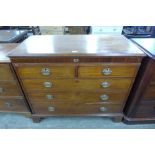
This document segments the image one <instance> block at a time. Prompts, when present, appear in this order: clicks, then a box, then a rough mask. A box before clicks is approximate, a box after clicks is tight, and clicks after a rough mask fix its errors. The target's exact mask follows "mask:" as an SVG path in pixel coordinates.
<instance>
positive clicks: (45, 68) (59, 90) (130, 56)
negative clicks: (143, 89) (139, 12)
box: [9, 35, 145, 121]
mask: <svg viewBox="0 0 155 155" xmlns="http://www.w3.org/2000/svg"><path fill="white" fill-rule="evenodd" d="M144 56H145V54H144V53H143V52H142V51H141V50H140V49H139V48H138V47H137V46H135V45H134V44H133V43H132V42H131V41H129V40H128V39H126V38H125V37H123V36H121V35H120V36H103V35H98V36H97V35H57V36H32V37H29V38H28V39H26V40H25V41H24V42H23V43H21V44H20V45H19V46H18V47H17V48H16V49H15V50H14V51H13V52H12V53H10V54H9V57H10V58H11V61H12V64H13V67H14V69H15V71H16V74H17V76H18V78H19V80H20V83H21V85H22V88H23V90H24V93H25V96H26V99H27V100H28V101H29V105H30V107H31V110H32V117H33V120H34V121H39V120H40V118H43V117H47V116H106V117H112V118H114V119H115V120H120V121H121V119H122V117H123V108H124V105H125V103H126V99H127V97H128V95H129V93H130V89H131V87H132V84H133V82H134V79H135V77H136V74H137V71H138V69H139V66H140V64H141V60H142V58H143V57H144Z"/></svg>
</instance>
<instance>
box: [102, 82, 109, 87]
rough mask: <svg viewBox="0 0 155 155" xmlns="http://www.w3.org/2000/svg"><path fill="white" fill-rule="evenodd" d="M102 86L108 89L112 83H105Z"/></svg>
mask: <svg viewBox="0 0 155 155" xmlns="http://www.w3.org/2000/svg"><path fill="white" fill-rule="evenodd" d="M101 86H102V88H108V87H110V83H109V82H107V81H105V82H102V83H101Z"/></svg>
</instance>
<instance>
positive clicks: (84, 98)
mask: <svg viewBox="0 0 155 155" xmlns="http://www.w3.org/2000/svg"><path fill="white" fill-rule="evenodd" d="M28 97H29V99H30V101H31V102H33V103H35V104H37V103H51V104H53V103H72V104H76V103H79V104H102V103H108V104H109V103H111V104H114V103H115V104H120V103H121V104H123V103H124V99H125V97H126V94H125V93H116V92H115V93H114V92H102V93H101V92H99V93H94V92H93V93H91V92H90V93H88V92H85V93H82V92H79V93H71V92H70V93H50V92H49V93H41V94H39V93H34V94H30V93H29V94H28Z"/></svg>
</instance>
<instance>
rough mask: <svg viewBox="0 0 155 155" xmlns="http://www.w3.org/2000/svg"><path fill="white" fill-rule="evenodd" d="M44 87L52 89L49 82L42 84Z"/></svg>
mask: <svg viewBox="0 0 155 155" xmlns="http://www.w3.org/2000/svg"><path fill="white" fill-rule="evenodd" d="M44 87H46V88H51V87H52V83H51V82H44Z"/></svg>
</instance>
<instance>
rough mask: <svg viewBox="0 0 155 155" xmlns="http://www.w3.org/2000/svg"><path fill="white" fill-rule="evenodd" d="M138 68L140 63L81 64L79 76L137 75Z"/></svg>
mask: <svg viewBox="0 0 155 155" xmlns="http://www.w3.org/2000/svg"><path fill="white" fill-rule="evenodd" d="M138 68H139V65H137V64H103V65H94V66H79V77H80V78H90V77H91V78H103V77H135V76H136V73H137V70H138Z"/></svg>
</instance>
